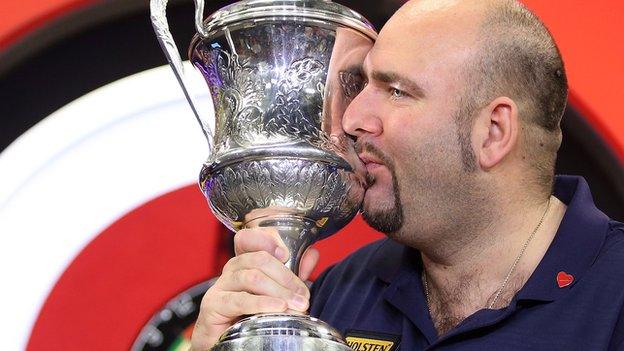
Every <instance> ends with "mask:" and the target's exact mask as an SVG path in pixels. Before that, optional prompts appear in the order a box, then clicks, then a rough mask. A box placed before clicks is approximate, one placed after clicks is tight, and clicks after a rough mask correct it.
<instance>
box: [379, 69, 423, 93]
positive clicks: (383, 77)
mask: <svg viewBox="0 0 624 351" xmlns="http://www.w3.org/2000/svg"><path fill="white" fill-rule="evenodd" d="M371 77H372V78H373V79H374V80H377V81H380V82H383V83H398V84H399V85H401V86H402V87H404V88H402V89H405V90H407V91H408V92H409V93H410V94H412V95H413V96H414V97H417V98H423V97H425V91H424V90H423V88H422V87H421V86H420V85H418V83H416V82H414V81H413V80H411V79H409V78H407V77H404V76H401V75H399V74H397V73H394V72H382V71H373V72H372V74H371Z"/></svg>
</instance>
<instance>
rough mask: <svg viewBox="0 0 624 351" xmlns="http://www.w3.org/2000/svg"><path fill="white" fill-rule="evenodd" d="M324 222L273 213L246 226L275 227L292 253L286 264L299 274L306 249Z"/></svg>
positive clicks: (253, 220)
mask: <svg viewBox="0 0 624 351" xmlns="http://www.w3.org/2000/svg"><path fill="white" fill-rule="evenodd" d="M322 224H324V223H319V221H313V220H311V219H309V218H305V217H300V216H295V215H287V214H282V215H273V216H264V217H259V218H255V219H252V220H251V221H249V222H247V223H246V224H245V227H246V228H275V229H276V230H277V232H278V234H279V236H280V238H281V239H282V241H283V242H284V245H286V249H287V250H288V252H289V253H290V256H289V258H288V261H286V263H285V265H286V267H288V269H290V270H291V271H293V272H294V273H295V274H297V275H298V274H299V264H300V262H301V258H302V257H303V254H304V252H305V250H306V249H307V248H308V247H309V246H310V245H312V244H313V243H314V242H313V239H314V238H316V237H317V232H318V230H319V228H320V227H322Z"/></svg>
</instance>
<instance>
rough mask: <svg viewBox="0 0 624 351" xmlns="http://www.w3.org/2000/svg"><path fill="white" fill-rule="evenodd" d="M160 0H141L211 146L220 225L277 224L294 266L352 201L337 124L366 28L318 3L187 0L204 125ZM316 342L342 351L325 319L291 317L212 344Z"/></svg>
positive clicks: (208, 190) (352, 171)
mask: <svg viewBox="0 0 624 351" xmlns="http://www.w3.org/2000/svg"><path fill="white" fill-rule="evenodd" d="M166 4H167V0H151V12H152V22H153V25H154V29H155V31H156V34H157V37H158V40H159V42H160V44H161V46H162V48H163V50H164V51H165V54H166V56H167V58H168V60H169V63H170V65H171V67H172V68H173V70H174V73H175V74H176V77H177V78H178V81H179V82H180V85H181V86H182V89H183V90H184V92H185V95H186V97H187V99H188V101H189V103H190V105H191V107H192V109H193V112H194V113H195V116H196V117H197V119H198V121H199V122H200V124H201V126H202V129H203V131H204V134H205V135H206V137H207V138H208V143H209V145H210V154H209V157H208V160H207V161H206V163H205V164H204V166H203V168H202V170H201V174H200V187H201V190H202V192H203V193H204V195H205V196H206V198H207V199H208V203H209V204H210V207H211V209H212V211H213V212H214V214H215V215H216V216H217V218H219V220H220V221H221V222H223V223H224V224H225V225H226V226H228V227H229V228H230V229H232V230H238V229H241V228H250V227H272V228H275V229H277V231H278V232H279V235H280V237H281V238H282V240H283V241H284V243H285V244H286V246H287V248H288V249H289V250H290V257H291V258H290V260H289V261H288V262H287V263H286V265H287V266H288V267H289V268H290V269H291V270H293V271H294V272H295V273H296V272H298V265H299V261H300V259H301V256H302V255H303V252H304V251H305V250H306V248H307V247H309V246H310V245H312V244H313V243H314V242H316V241H318V240H321V239H323V238H325V237H327V236H329V235H331V234H333V233H335V232H336V231H337V230H339V229H340V228H342V227H343V226H345V225H346V224H347V223H348V222H349V221H350V220H351V219H352V218H353V217H354V216H355V214H356V213H357V211H358V209H359V207H360V204H361V202H362V198H363V195H364V181H365V180H364V179H365V169H364V167H363V165H362V163H361V162H360V161H359V159H358V157H357V155H356V153H355V150H354V148H353V143H352V140H351V139H350V138H348V137H347V136H346V135H345V133H344V131H343V130H342V127H341V119H342V114H343V113H344V111H345V109H346V107H347V105H348V103H349V102H350V100H351V99H352V98H353V97H354V96H355V95H356V94H357V93H358V92H359V90H360V89H361V87H362V84H363V79H362V76H361V65H362V62H363V60H364V57H365V56H366V53H367V52H368V50H369V49H370V48H371V46H372V44H373V41H374V40H375V38H376V33H375V31H374V29H373V28H372V26H371V24H370V23H369V22H368V21H367V20H366V19H364V18H363V17H362V16H360V15H359V14H357V13H355V12H354V11H352V10H350V9H348V8H346V7H344V6H342V5H338V4H335V3H332V2H331V1H328V0H275V1H271V0H245V1H240V2H237V3H235V4H233V5H230V6H227V7H224V8H222V9H221V10H219V11H217V12H215V13H214V14H212V15H211V16H210V17H209V18H208V19H206V20H205V21H202V18H203V15H202V14H203V8H204V4H203V1H201V0H196V3H195V5H196V15H195V22H196V23H195V24H196V28H197V31H198V34H197V35H196V36H195V38H194V39H193V41H192V43H191V46H190V50H189V56H190V60H191V62H192V64H193V65H194V66H195V67H196V68H197V69H198V70H199V71H200V72H201V73H202V75H203V76H204V78H205V80H206V82H207V84H208V87H209V88H210V92H211V96H212V100H213V103H214V110H215V124H214V125H215V130H214V132H213V131H212V129H211V127H210V125H211V124H210V123H208V122H207V119H206V117H205V116H201V114H200V113H199V112H198V108H197V103H196V101H195V99H194V95H193V94H192V93H191V92H189V91H188V85H187V84H186V83H185V79H186V78H185V76H184V72H183V67H182V63H181V60H180V57H179V54H178V51H177V47H176V45H175V43H174V42H173V39H172V37H171V34H170V33H169V29H168V26H167V22H166V18H165V7H166ZM316 349H319V350H349V348H348V346H347V345H346V344H345V342H344V340H343V339H342V337H341V336H340V334H339V333H338V332H337V331H336V330H334V329H333V328H331V327H330V326H328V325H327V324H325V323H323V322H322V321H319V320H317V319H315V318H312V317H309V316H301V315H290V314H263V315H255V316H251V317H248V318H246V319H243V320H242V321H240V322H239V323H237V324H235V325H234V326H232V327H231V328H230V329H228V330H227V331H226V332H225V333H224V334H223V335H222V336H221V339H220V340H219V342H218V343H217V345H215V346H214V347H213V350H316Z"/></svg>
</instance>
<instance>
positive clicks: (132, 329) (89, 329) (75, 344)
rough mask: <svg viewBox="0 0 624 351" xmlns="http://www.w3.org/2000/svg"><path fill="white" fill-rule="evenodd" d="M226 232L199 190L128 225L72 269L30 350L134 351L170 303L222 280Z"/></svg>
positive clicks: (159, 202) (143, 210)
mask: <svg viewBox="0 0 624 351" xmlns="http://www.w3.org/2000/svg"><path fill="white" fill-rule="evenodd" d="M222 228H223V227H221V225H220V224H219V223H218V222H217V221H216V219H214V217H213V216H212V214H211V212H210V210H209V209H208V206H207V205H206V202H205V200H204V198H203V195H202V194H201V193H200V191H199V190H198V189H197V186H196V185H192V186H188V187H185V188H183V189H180V190H177V191H175V192H172V193H169V194H166V195H164V196H162V197H159V198H157V199H155V200H153V201H150V202H148V203H146V204H144V205H143V206H141V207H139V208H137V209H136V210H134V211H132V212H130V213H128V214H127V215H126V216H124V217H122V218H120V219H119V220H118V221H117V222H116V223H114V224H113V225H111V226H110V227H109V228H107V229H106V230H104V231H103V232H102V233H101V234H100V235H99V236H97V238H95V239H94V240H93V241H92V242H91V243H89V245H87V247H85V248H84V250H83V251H82V252H81V253H80V254H79V255H78V256H77V257H76V258H75V259H74V261H73V262H72V263H71V264H70V266H69V267H67V270H66V271H65V272H64V273H63V275H62V276H61V278H60V279H59V280H58V282H57V283H56V285H55V286H54V289H53V290H52V292H51V293H50V295H49V296H48V298H47V300H46V302H45V304H44V306H43V308H42V310H41V313H40V315H39V317H38V319H37V322H36V323H35V326H34V328H33V331H32V334H31V337H30V341H29V344H28V347H27V350H30V351H38V350H42V351H44V350H45V351H54V350H59V351H61V350H63V351H66V350H79V349H80V350H90V351H97V350H103V351H104V350H106V351H110V350H128V349H129V348H130V346H131V344H132V343H133V342H134V340H135V338H136V336H137V334H138V333H139V331H140V329H141V328H142V327H143V325H144V324H145V323H147V321H148V320H149V319H150V318H151V316H152V314H154V313H155V312H156V311H158V310H159V309H160V308H162V307H163V305H164V304H165V302H166V301H168V300H169V299H171V298H173V297H174V296H175V295H177V294H178V293H180V292H182V291H183V290H185V289H187V288H189V287H191V286H193V285H195V284H197V283H199V282H201V281H203V280H206V279H207V278H210V277H213V276H216V275H218V274H219V273H220V271H221V266H222V265H223V263H224V262H225V259H227V257H225V256H224V253H227V249H224V248H223V243H224V239H226V235H225V234H224V233H223V229H222Z"/></svg>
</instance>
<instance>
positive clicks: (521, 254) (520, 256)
mask: <svg viewBox="0 0 624 351" xmlns="http://www.w3.org/2000/svg"><path fill="white" fill-rule="evenodd" d="M549 209H550V198H548V203H547V204H546V210H545V211H544V213H543V214H542V218H540V220H539V222H538V223H537V225H536V226H535V229H533V232H532V233H531V235H529V238H528V239H527V240H526V241H525V242H524V245H522V249H521V250H520V253H519V254H518V256H517V257H516V259H515V260H514V262H513V264H512V265H511V268H510V269H509V272H507V276H506V277H505V280H503V283H502V284H501V286H500V288H498V290H497V291H496V295H494V299H493V300H492V302H490V304H489V306H488V309H492V307H494V304H495V303H496V301H498V298H499V297H500V295H501V293H502V292H503V290H505V287H506V286H507V283H508V282H509V278H511V275H512V274H513V272H514V271H515V270H516V266H518V262H520V259H521V258H522V256H523V255H524V252H525V251H526V249H527V247H528V246H529V243H530V242H531V240H533V238H534V237H535V234H536V233H537V231H538V230H539V229H540V227H541V226H542V223H544V218H546V214H547V213H548V210H549ZM422 275H423V278H422V279H423V283H424V285H425V298H426V299H427V309H428V310H429V314H430V315H431V304H430V302H429V284H428V282H427V273H426V272H425V269H424V268H423V273H422Z"/></svg>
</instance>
